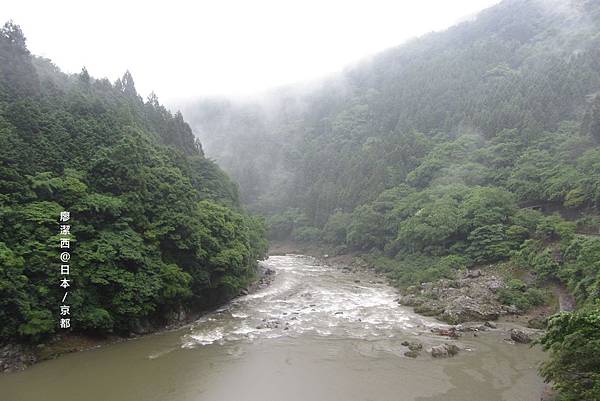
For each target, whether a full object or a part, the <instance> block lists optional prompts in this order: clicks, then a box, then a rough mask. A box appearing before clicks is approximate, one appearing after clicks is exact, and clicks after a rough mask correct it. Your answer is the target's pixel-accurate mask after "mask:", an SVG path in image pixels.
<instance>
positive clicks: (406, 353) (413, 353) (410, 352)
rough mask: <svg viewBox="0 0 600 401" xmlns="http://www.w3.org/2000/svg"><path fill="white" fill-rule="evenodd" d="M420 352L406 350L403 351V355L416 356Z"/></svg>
mask: <svg viewBox="0 0 600 401" xmlns="http://www.w3.org/2000/svg"><path fill="white" fill-rule="evenodd" d="M420 354H421V353H420V352H419V351H413V350H408V351H406V352H405V353H404V356H407V357H409V358H416V357H418V356H419V355H420Z"/></svg>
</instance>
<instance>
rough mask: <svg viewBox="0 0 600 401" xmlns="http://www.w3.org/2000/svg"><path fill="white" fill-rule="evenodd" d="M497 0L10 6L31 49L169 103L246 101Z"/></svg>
mask: <svg viewBox="0 0 600 401" xmlns="http://www.w3.org/2000/svg"><path fill="white" fill-rule="evenodd" d="M497 2H498V0H454V1H448V0H410V1H403V0H391V1H383V0H366V1H353V0H331V1H330V0H301V1H285V0H246V1H243V0H239V1H233V0H214V1H180V0H169V1H160V2H153V1H144V2H142V1H139V2H137V1H127V0H121V1H114V0H105V1H101V2H93V3H92V2H85V1H63V0H56V1H47V0H44V1H29V0H19V1H6V2H4V4H3V5H2V7H0V19H1V20H2V22H3V21H6V20H8V19H13V20H14V21H15V22H16V23H18V24H19V25H21V27H22V28H23V31H24V32H25V36H26V37H27V39H28V45H29V49H30V50H31V51H32V52H33V53H34V54H37V55H41V56H44V57H48V58H50V59H52V60H53V61H54V63H55V64H57V65H58V66H59V67H60V68H61V69H62V70H64V71H67V72H79V71H80V70H81V67H82V66H86V67H87V69H88V70H89V72H90V74H91V75H93V76H95V77H108V78H109V79H110V80H111V81H114V80H115V79H116V78H118V77H120V76H121V75H122V74H123V72H125V70H127V69H129V70H130V71H131V73H132V74H133V78H134V80H135V82H136V86H137V88H138V92H140V94H142V95H144V96H145V95H147V94H148V93H149V92H150V91H151V90H154V91H155V92H156V93H157V94H158V96H159V99H161V100H163V101H167V102H168V101H170V100H175V99H178V98H185V97H192V96H203V95H214V94H220V95H246V94H252V93H255V92H260V91H263V90H266V89H269V88H273V87H275V86H279V85H283V84H288V83H294V82H298V81H306V80H311V79H314V78H318V77H320V76H324V75H327V74H329V73H332V72H335V71H337V70H340V69H341V68H343V67H344V66H345V65H347V64H349V63H351V62H354V61H356V60H358V59H360V58H361V57H364V56H367V55H369V54H373V53H375V52H377V51H380V50H383V49H385V48H388V47H391V46H394V45H397V44H400V43H402V42H403V41H405V40H406V39H409V38H411V37H415V36H419V35H422V34H424V33H427V32H430V31H433V30H441V29H444V28H446V27H448V26H450V25H453V24H454V23H456V22H457V21H459V20H460V19H462V18H464V17H466V16H469V15H472V14H474V13H476V12H477V11H479V10H482V9H484V8H487V7H489V6H491V5H493V4H495V3H497Z"/></svg>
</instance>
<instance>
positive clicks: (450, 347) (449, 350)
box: [431, 344, 460, 358]
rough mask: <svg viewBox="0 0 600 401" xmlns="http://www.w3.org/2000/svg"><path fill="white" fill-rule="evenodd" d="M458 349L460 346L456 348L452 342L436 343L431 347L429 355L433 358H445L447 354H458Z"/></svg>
mask: <svg viewBox="0 0 600 401" xmlns="http://www.w3.org/2000/svg"><path fill="white" fill-rule="evenodd" d="M459 350H460V348H458V346H457V345H454V344H441V345H436V346H434V347H431V356H432V357H434V358H447V357H449V356H454V355H456V354H458V351H459Z"/></svg>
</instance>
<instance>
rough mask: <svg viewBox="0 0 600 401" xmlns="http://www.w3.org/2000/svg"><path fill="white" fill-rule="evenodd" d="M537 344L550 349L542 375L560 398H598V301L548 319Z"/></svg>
mask: <svg viewBox="0 0 600 401" xmlns="http://www.w3.org/2000/svg"><path fill="white" fill-rule="evenodd" d="M540 343H541V344H542V345H543V347H544V349H545V350H547V351H549V352H550V359H549V360H548V361H547V362H545V363H544V364H543V366H542V369H541V372H542V375H543V376H544V378H545V379H546V380H548V381H552V382H553V383H554V386H555V387H556V388H557V389H558V390H559V391H560V393H561V400H566V401H576V400H597V399H600V353H598V350H599V349H600V304H599V303H596V304H595V305H591V306H589V307H585V308H583V309H581V310H579V311H576V312H563V313H560V314H558V315H555V316H554V317H552V318H550V321H549V323H548V331H547V332H546V334H545V335H544V336H543V337H542V339H541V340H540Z"/></svg>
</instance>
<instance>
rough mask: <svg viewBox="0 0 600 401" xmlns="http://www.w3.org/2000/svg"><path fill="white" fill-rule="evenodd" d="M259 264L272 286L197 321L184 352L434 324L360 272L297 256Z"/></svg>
mask: <svg viewBox="0 0 600 401" xmlns="http://www.w3.org/2000/svg"><path fill="white" fill-rule="evenodd" d="M262 263H263V265H264V266H265V267H267V268H270V269H272V270H274V271H275V272H276V276H275V278H274V280H273V282H272V284H271V285H270V286H269V287H268V288H265V289H263V290H261V291H258V292H256V293H254V294H250V295H247V296H244V297H240V298H238V299H236V300H235V301H234V302H232V303H230V304H229V305H227V306H224V307H222V308H219V309H218V310H216V311H215V312H213V313H211V314H210V315H207V316H204V317H203V318H202V319H199V320H198V321H197V322H195V324H194V325H193V326H192V327H191V329H190V333H188V334H186V335H185V336H184V337H183V345H182V346H183V347H184V348H190V347H195V346H199V345H209V344H215V343H218V344H221V343H224V342H228V341H254V340H256V339H258V338H277V337H281V336H293V337H294V336H298V335H302V334H311V335H317V336H339V337H342V338H359V339H376V338H382V337H384V338H393V337H396V336H398V335H401V334H402V333H403V332H407V331H408V332H412V333H415V332H418V331H428V329H429V328H430V327H432V326H434V325H437V324H436V323H434V322H432V321H429V320H427V319H425V318H422V317H419V316H418V315H416V314H414V313H413V312H411V311H410V310H409V309H407V308H404V307H402V306H400V305H398V303H397V302H394V299H395V298H396V297H397V293H396V291H395V290H394V289H393V288H391V287H389V286H387V285H385V284H382V283H380V282H373V278H374V277H372V276H369V275H367V274H366V273H348V272H344V271H343V270H341V269H339V268H336V267H331V266H326V265H320V264H319V263H318V262H317V261H316V260H315V259H314V258H311V257H306V256H302V255H286V256H272V257H270V258H269V259H268V260H266V261H264V262H262Z"/></svg>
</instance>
